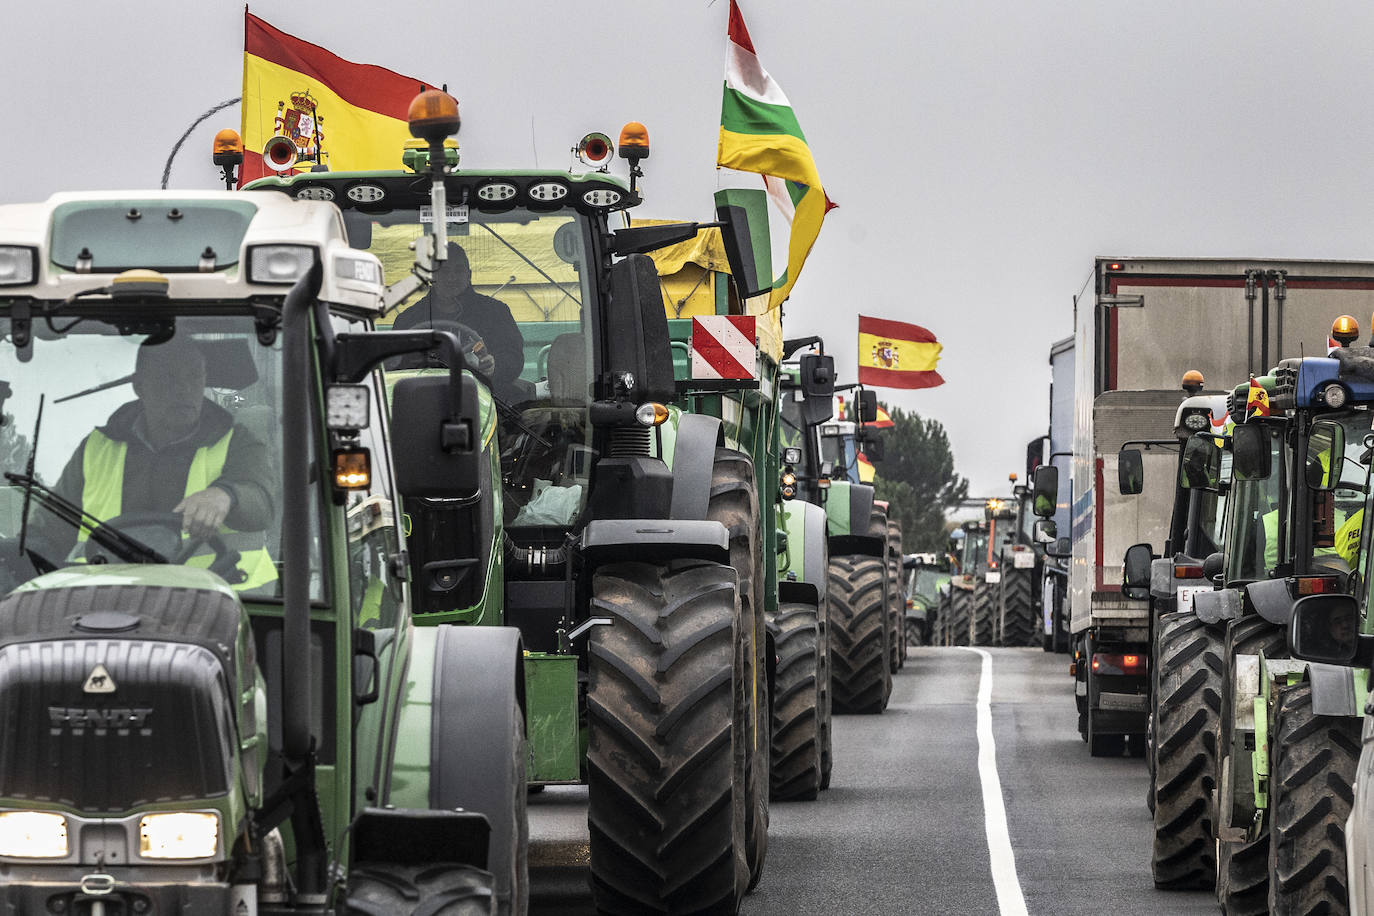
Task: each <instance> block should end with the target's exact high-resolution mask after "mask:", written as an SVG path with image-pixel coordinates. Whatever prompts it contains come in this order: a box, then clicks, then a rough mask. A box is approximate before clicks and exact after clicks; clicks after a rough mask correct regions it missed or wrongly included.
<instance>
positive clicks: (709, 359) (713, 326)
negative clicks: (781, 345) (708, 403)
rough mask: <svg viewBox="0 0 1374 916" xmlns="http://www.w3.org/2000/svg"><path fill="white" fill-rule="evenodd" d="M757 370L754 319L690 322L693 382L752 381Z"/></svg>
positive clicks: (731, 317)
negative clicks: (696, 380) (722, 379)
mask: <svg viewBox="0 0 1374 916" xmlns="http://www.w3.org/2000/svg"><path fill="white" fill-rule="evenodd" d="M757 367H758V344H757V343H756V342H755V337H754V316H753V315H701V316H699V317H696V318H693V319H692V378H694V379H716V378H727V379H729V378H740V379H744V378H754V377H755V376H756V373H757V371H758V368H757Z"/></svg>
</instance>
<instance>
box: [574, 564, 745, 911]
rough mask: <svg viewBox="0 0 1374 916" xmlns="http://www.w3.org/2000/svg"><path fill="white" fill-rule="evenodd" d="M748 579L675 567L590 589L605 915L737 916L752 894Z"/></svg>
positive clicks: (590, 775)
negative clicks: (598, 621)
mask: <svg viewBox="0 0 1374 916" xmlns="http://www.w3.org/2000/svg"><path fill="white" fill-rule="evenodd" d="M737 581H738V580H737V576H736V574H735V571H734V570H732V569H730V568H729V567H727V566H722V565H719V564H716V563H707V562H702V561H692V560H678V561H673V562H670V563H668V564H666V565H663V566H660V565H656V564H648V563H617V564H608V565H606V566H602V567H600V568H599V569H598V570H597V571H596V574H595V576H594V577H593V580H592V608H593V611H594V613H595V614H597V615H598V616H603V617H610V618H611V619H612V621H613V622H614V623H613V625H612V626H609V627H594V628H593V629H592V632H591V634H590V636H589V637H588V665H587V673H588V685H587V732H588V748H587V784H588V808H587V826H588V829H589V833H590V853H591V888H592V898H593V902H594V903H595V905H596V908H597V911H598V912H599V913H605V914H624V916H638V914H648V913H658V914H686V913H711V914H716V913H720V914H733V913H735V912H736V911H737V910H738V908H739V903H740V900H741V898H742V897H743V894H744V887H745V884H746V883H747V880H748V860H747V858H746V853H745V807H746V804H745V803H746V796H745V791H744V785H745V774H744V771H745V766H746V757H745V754H744V746H743V745H744V737H745V735H746V734H747V733H748V729H747V727H746V722H745V714H746V712H745V711H746V709H747V707H745V706H744V705H743V704H742V690H741V689H740V685H741V684H742V683H743V677H742V670H741V669H742V666H743V660H742V658H741V654H740V652H739V651H738V648H739V640H738V632H739V630H740V629H741V621H740V620H739V602H738V601H737V599H736V588H737Z"/></svg>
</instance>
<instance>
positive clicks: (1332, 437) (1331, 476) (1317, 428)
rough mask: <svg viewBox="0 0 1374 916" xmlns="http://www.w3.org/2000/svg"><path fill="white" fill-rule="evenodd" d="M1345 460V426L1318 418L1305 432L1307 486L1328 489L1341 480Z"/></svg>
mask: <svg viewBox="0 0 1374 916" xmlns="http://www.w3.org/2000/svg"><path fill="white" fill-rule="evenodd" d="M1344 461H1345V428H1344V427H1342V426H1341V425H1340V424H1339V423H1336V422H1335V421H1333V420H1318V421H1316V422H1315V423H1313V424H1312V430H1311V432H1309V433H1308V434H1307V466H1306V468H1305V470H1306V473H1307V486H1308V488H1309V489H1312V490H1319V491H1330V490H1334V489H1336V484H1338V483H1340V481H1341V465H1342V463H1344Z"/></svg>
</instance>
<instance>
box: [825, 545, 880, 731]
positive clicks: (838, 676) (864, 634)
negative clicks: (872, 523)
mask: <svg viewBox="0 0 1374 916" xmlns="http://www.w3.org/2000/svg"><path fill="white" fill-rule="evenodd" d="M884 573H885V570H884V566H883V561H882V558H880V557H869V556H841V557H832V558H831V559H830V637H831V641H830V663H831V665H832V668H831V670H830V691H831V703H832V704H833V705H834V710H835V712H840V713H854V712H858V713H879V712H882V711H883V707H884V706H886V705H887V697H886V690H887V688H886V683H887V679H888V678H890V677H891V675H890V674H889V673H888V670H887V653H886V652H885V651H884V645H883V644H884V642H885V640H884V639H883V636H884V633H885V630H886V624H887V618H886V617H885V611H884V607H883V577H884Z"/></svg>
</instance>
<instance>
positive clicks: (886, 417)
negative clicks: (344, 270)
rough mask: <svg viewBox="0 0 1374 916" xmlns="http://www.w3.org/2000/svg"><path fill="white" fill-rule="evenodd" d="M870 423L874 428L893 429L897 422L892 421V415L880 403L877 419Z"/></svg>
mask: <svg viewBox="0 0 1374 916" xmlns="http://www.w3.org/2000/svg"><path fill="white" fill-rule="evenodd" d="M868 425H869V426H871V427H873V428H874V429H891V428H892V427H894V426H896V425H897V424H896V423H893V422H892V415H891V414H889V413H888V412H887V411H886V410H885V409H884V408H883V405H881V404H879V405H878V417H877V419H876V420H874V421H873V422H872V423H870V424H868Z"/></svg>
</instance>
